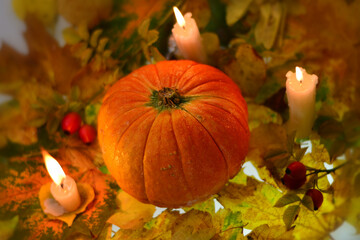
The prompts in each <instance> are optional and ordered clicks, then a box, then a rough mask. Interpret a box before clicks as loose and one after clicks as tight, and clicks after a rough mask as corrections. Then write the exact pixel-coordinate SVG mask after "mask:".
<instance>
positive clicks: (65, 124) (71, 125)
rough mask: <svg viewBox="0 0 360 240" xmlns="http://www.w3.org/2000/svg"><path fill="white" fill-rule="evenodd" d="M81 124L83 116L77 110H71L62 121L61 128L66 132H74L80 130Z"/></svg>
mask: <svg viewBox="0 0 360 240" xmlns="http://www.w3.org/2000/svg"><path fill="white" fill-rule="evenodd" d="M80 125H81V117H80V115H79V114H78V113H76V112H70V113H68V114H66V115H65V117H64V118H63V120H62V121H61V128H62V130H63V131H64V132H65V133H66V134H73V133H74V132H76V131H77V130H79V128H80Z"/></svg>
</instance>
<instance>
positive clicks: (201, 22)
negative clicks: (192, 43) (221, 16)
mask: <svg viewBox="0 0 360 240" xmlns="http://www.w3.org/2000/svg"><path fill="white" fill-rule="evenodd" d="M180 10H181V11H182V13H183V14H185V13H187V12H191V13H192V17H193V18H194V19H195V21H196V24H197V25H198V27H199V28H200V29H203V28H204V27H205V26H206V25H207V24H208V22H209V20H210V15H211V14H210V7H209V2H208V1H206V0H198V1H186V2H185V4H184V7H183V8H182V9H180Z"/></svg>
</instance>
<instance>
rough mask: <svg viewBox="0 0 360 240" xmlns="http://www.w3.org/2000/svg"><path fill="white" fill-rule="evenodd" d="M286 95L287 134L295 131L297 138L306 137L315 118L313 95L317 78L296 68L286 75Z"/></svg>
mask: <svg viewBox="0 0 360 240" xmlns="http://www.w3.org/2000/svg"><path fill="white" fill-rule="evenodd" d="M286 77H287V80H286V95H287V99H288V104H289V109H290V116H289V121H288V123H287V128H288V131H289V132H293V131H296V136H297V137H298V138H305V137H308V136H309V134H310V132H311V128H312V126H313V123H314V118H315V95H316V84H317V82H318V77H317V76H316V75H314V74H312V75H310V74H308V73H307V72H306V70H305V69H303V68H300V67H296V74H295V73H294V72H291V71H289V72H287V74H286Z"/></svg>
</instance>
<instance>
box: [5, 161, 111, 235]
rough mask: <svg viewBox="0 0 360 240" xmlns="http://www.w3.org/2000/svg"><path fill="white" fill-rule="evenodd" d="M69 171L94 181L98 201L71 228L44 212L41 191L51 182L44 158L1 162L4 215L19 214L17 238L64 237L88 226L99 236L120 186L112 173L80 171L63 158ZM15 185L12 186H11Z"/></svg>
mask: <svg viewBox="0 0 360 240" xmlns="http://www.w3.org/2000/svg"><path fill="white" fill-rule="evenodd" d="M59 162H60V164H61V165H62V167H63V168H64V171H65V173H66V174H69V175H70V176H72V177H73V178H74V179H75V181H76V182H79V183H81V182H84V183H88V184H90V185H91V186H92V187H93V189H94V191H95V200H94V201H93V202H92V203H91V204H90V205H89V206H88V208H87V210H86V211H85V212H84V213H82V214H80V215H78V216H77V218H76V219H75V221H74V223H73V225H72V227H71V228H68V227H67V224H65V223H63V222H62V221H54V220H52V219H50V218H48V217H46V214H45V213H44V212H43V211H42V209H41V207H40V202H39V198H38V194H39V191H40V188H41V187H42V186H43V185H45V184H47V183H49V182H51V179H50V177H49V175H48V173H47V171H46V169H45V166H44V162H43V159H42V158H38V157H36V158H28V159H26V158H12V159H8V161H6V162H1V179H0V196H1V197H0V205H1V206H2V207H1V209H0V216H15V215H18V216H19V224H18V226H17V228H16V231H15V232H14V235H13V238H15V239H19V238H20V239H22V238H28V239H40V238H42V237H43V238H51V239H60V238H62V236H64V235H67V234H72V233H76V232H78V231H80V230H81V229H82V228H83V227H86V229H87V231H86V233H87V236H98V235H99V234H100V233H101V231H102V230H103V227H104V226H105V222H106V220H107V219H108V217H109V216H110V215H111V214H112V211H113V209H114V206H115V202H114V200H115V192H116V190H117V189H118V187H117V185H116V184H115V182H114V180H113V179H112V178H111V177H110V176H109V175H104V174H102V173H100V172H99V171H98V170H89V171H86V172H77V169H76V168H73V167H70V166H68V165H67V164H66V162H64V161H59ZM9 186H11V187H9Z"/></svg>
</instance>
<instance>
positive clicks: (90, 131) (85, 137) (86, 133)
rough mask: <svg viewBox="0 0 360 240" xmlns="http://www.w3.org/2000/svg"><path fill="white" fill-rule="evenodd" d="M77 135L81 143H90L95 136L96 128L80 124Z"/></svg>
mask: <svg viewBox="0 0 360 240" xmlns="http://www.w3.org/2000/svg"><path fill="white" fill-rule="evenodd" d="M79 136H80V139H81V140H82V141H83V143H86V144H90V143H92V142H93V141H94V140H95V138H96V130H95V128H94V127H93V126H91V125H87V124H85V125H83V126H81V128H80V130H79Z"/></svg>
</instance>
